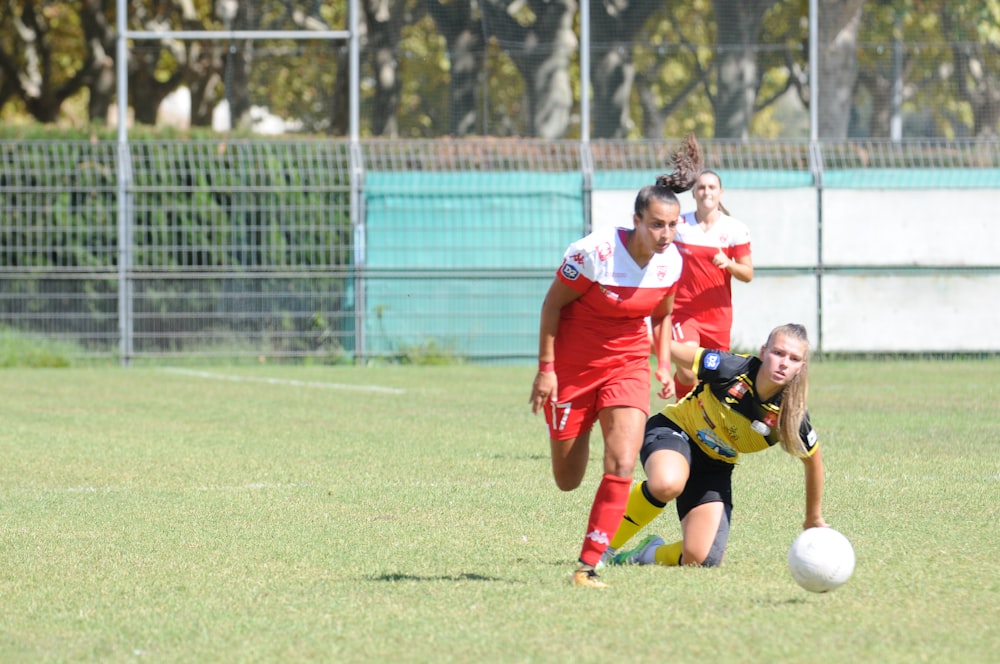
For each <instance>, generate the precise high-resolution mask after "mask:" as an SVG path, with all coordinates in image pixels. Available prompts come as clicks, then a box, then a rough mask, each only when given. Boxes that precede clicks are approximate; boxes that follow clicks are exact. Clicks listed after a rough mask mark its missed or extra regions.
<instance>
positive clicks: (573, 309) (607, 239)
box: [555, 227, 681, 368]
mask: <svg viewBox="0 0 1000 664" xmlns="http://www.w3.org/2000/svg"><path fill="white" fill-rule="evenodd" d="M626 233H627V231H626V229H624V228H611V227H609V228H604V229H601V230H598V231H595V232H593V233H591V234H590V235H588V236H586V237H584V238H582V239H580V240H577V241H576V242H574V243H573V244H571V245H570V246H569V248H568V249H567V250H566V253H565V254H564V255H563V263H562V266H561V267H560V268H559V272H558V276H557V278H558V279H559V281H561V282H562V283H563V284H565V285H566V286H568V287H569V288H572V289H573V290H575V291H577V292H578V293H582V296H581V297H580V298H579V299H577V300H574V301H573V302H571V303H570V304H569V305H567V306H565V307H563V309H562V312H561V314H560V319H559V334H558V335H556V349H555V350H556V362H557V363H559V364H560V365H571V366H575V367H590V368H594V367H599V366H607V367H617V366H619V365H620V364H621V363H622V362H623V361H626V360H635V359H639V358H642V359H643V360H644V361H648V358H649V351H650V348H649V337H648V334H647V326H646V320H645V319H646V316H649V315H651V314H653V313H654V312H655V310H656V309H657V308H658V307H659V306H660V304H661V303H662V302H663V301H664V299H666V298H667V297H669V296H670V295H673V294H674V293H675V291H676V288H677V281H678V279H680V275H681V256H680V254H679V253H678V252H677V249H676V248H675V247H674V246H673V245H670V246H669V247H667V249H666V251H664V252H663V253H662V254H656V253H654V254H653V257H652V258H651V259H650V260H649V263H648V264H647V265H646V267H644V268H641V267H639V266H638V265H637V264H636V263H635V261H634V260H633V259H632V256H631V255H630V254H629V253H628V249H627V248H626V246H625V243H626V238H627V235H626Z"/></svg>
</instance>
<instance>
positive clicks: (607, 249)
mask: <svg viewBox="0 0 1000 664" xmlns="http://www.w3.org/2000/svg"><path fill="white" fill-rule="evenodd" d="M612 253H614V250H612V249H611V245H610V244H609V243H607V242H602V243H601V244H600V246H598V247H597V257H598V258H600V259H601V260H602V261H606V260H608V258H610V257H611V254H612Z"/></svg>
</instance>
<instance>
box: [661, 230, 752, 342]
mask: <svg viewBox="0 0 1000 664" xmlns="http://www.w3.org/2000/svg"><path fill="white" fill-rule="evenodd" d="M674 244H676V245H677V249H678V251H680V253H681V256H683V257H684V270H683V272H682V274H681V280H680V284H679V285H678V286H677V297H676V298H675V299H674V318H675V319H677V320H683V319H687V318H695V319H697V320H698V321H700V322H701V323H702V324H703V325H704V327H706V328H707V329H713V330H726V331H727V333H728V330H729V329H730V328H732V326H733V291H732V280H733V275H731V274H729V271H728V270H723V269H720V268H718V267H716V266H715V265H713V264H712V257H714V256H715V254H717V253H719V250H720V249H721V250H722V252H723V253H724V254H726V255H727V256H729V258H732V259H737V258H741V257H743V256H748V255H750V230H749V229H748V228H747V226H746V224H744V223H743V222H742V221H740V220H739V219H735V218H733V217H730V216H728V215H725V214H723V215H721V216H720V217H719V219H718V220H717V221H716V222H715V223H714V224H713V225H712V228H711V229H709V231H708V232H707V233H706V232H705V231H704V230H702V228H701V226H699V225H698V221H697V220H696V219H695V215H694V213H693V212H688V213H686V214H684V215H682V216H681V223H680V224H678V226H677V235H676V237H675V239H674Z"/></svg>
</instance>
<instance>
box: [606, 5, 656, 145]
mask: <svg viewBox="0 0 1000 664" xmlns="http://www.w3.org/2000/svg"><path fill="white" fill-rule="evenodd" d="M588 1H589V2H590V8H591V9H590V15H591V39H592V48H591V53H592V56H591V57H592V60H591V67H590V78H591V84H592V85H593V88H594V97H593V123H594V124H593V134H594V136H595V137H597V138H625V137H627V136H628V133H629V131H630V130H631V128H632V117H631V113H630V109H629V105H630V101H631V99H632V88H633V85H634V82H635V67H634V66H633V64H632V48H633V46H634V42H635V37H636V35H637V34H638V33H639V32H640V30H642V27H643V25H645V23H646V21H647V20H648V19H649V17H650V16H652V15H653V14H654V13H655V12H656V11H657V9H659V3H656V2H647V1H643V0H619V1H618V2H600V1H599V0H588ZM661 129H662V126H661Z"/></svg>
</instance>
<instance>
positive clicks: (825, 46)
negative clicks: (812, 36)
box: [810, 0, 862, 138]
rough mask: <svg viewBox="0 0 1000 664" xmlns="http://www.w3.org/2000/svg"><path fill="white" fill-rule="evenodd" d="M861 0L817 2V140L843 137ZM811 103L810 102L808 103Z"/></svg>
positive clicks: (854, 72) (854, 69) (850, 99)
mask: <svg viewBox="0 0 1000 664" xmlns="http://www.w3.org/2000/svg"><path fill="white" fill-rule="evenodd" d="M861 6H862V0H820V3H819V21H818V23H819V25H818V27H819V44H818V46H819V48H818V49H817V50H818V51H819V81H818V82H817V83H818V86H819V94H818V96H814V95H810V99H813V98H814V97H818V98H816V103H818V104H819V107H818V109H817V110H818V113H817V116H818V122H819V126H818V127H817V132H818V136H819V138H846V137H847V128H848V125H849V124H850V119H851V108H852V106H853V101H854V86H855V84H856V83H857V79H858V54H857V46H858V28H859V26H860V25H861ZM810 103H812V102H811V101H810Z"/></svg>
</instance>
